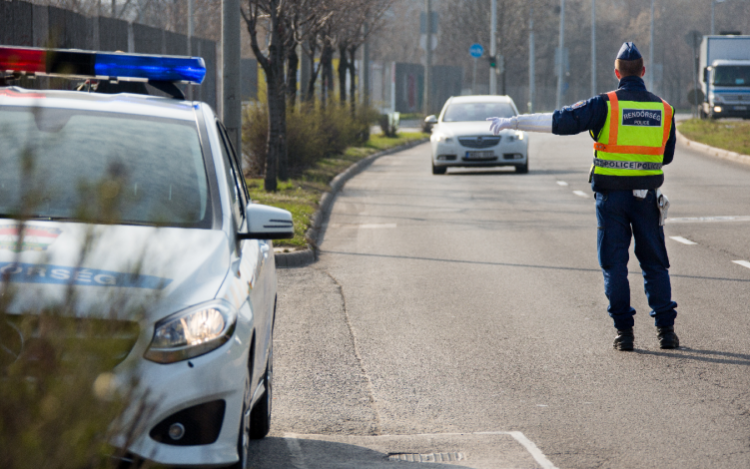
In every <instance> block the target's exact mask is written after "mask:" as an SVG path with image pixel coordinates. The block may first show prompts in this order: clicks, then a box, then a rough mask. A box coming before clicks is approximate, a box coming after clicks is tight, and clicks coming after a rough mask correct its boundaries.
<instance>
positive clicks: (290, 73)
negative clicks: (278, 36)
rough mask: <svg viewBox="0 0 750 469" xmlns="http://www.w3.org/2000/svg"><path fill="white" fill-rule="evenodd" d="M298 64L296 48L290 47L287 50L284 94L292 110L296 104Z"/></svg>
mask: <svg viewBox="0 0 750 469" xmlns="http://www.w3.org/2000/svg"><path fill="white" fill-rule="evenodd" d="M298 65H299V56H298V55H297V49H296V48H295V47H290V48H289V51H288V52H287V69H286V96H287V101H288V102H289V108H290V109H292V110H294V107H295V106H296V105H297V66H298Z"/></svg>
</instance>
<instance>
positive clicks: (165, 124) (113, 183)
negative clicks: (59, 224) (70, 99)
mask: <svg viewBox="0 0 750 469" xmlns="http://www.w3.org/2000/svg"><path fill="white" fill-rule="evenodd" d="M0 145H1V146H2V151H0V168H2V170H1V171H0V217H15V216H21V215H23V216H27V217H31V218H42V219H51V220H55V219H60V220H78V221H86V222H94V223H123V224H145V225H165V226H191V227H210V220H211V218H210V216H209V215H210V213H209V212H210V204H209V195H208V187H207V178H206V170H205V166H204V162H203V154H202V151H201V145H200V140H199V138H198V131H197V128H196V124H195V122H189V121H179V120H174V119H162V118H151V117H144V116H130V115H125V114H114V113H104V112H102V113H95V112H88V111H79V110H70V109H52V108H42V107H38V108H19V107H11V106H4V107H0Z"/></svg>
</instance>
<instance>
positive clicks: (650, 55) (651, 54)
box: [648, 0, 654, 93]
mask: <svg viewBox="0 0 750 469" xmlns="http://www.w3.org/2000/svg"><path fill="white" fill-rule="evenodd" d="M648 65H649V67H648V68H649V72H648V90H649V91H650V92H652V93H653V92H654V0H651V39H649V45H648Z"/></svg>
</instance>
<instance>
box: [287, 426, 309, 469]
mask: <svg viewBox="0 0 750 469" xmlns="http://www.w3.org/2000/svg"><path fill="white" fill-rule="evenodd" d="M284 443H286V447H287V448H289V453H290V454H291V456H292V461H291V463H292V466H294V467H295V469H307V464H305V456H304V453H303V452H302V447H301V446H300V444H299V440H298V439H297V435H295V434H293V433H285V434H284Z"/></svg>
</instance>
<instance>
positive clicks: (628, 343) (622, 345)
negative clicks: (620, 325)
mask: <svg viewBox="0 0 750 469" xmlns="http://www.w3.org/2000/svg"><path fill="white" fill-rule="evenodd" d="M634 338H635V336H634V335H633V328H632V327H631V328H630V329H617V337H615V342H614V343H613V344H612V347H614V348H615V350H621V351H630V350H633V339H634Z"/></svg>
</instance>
